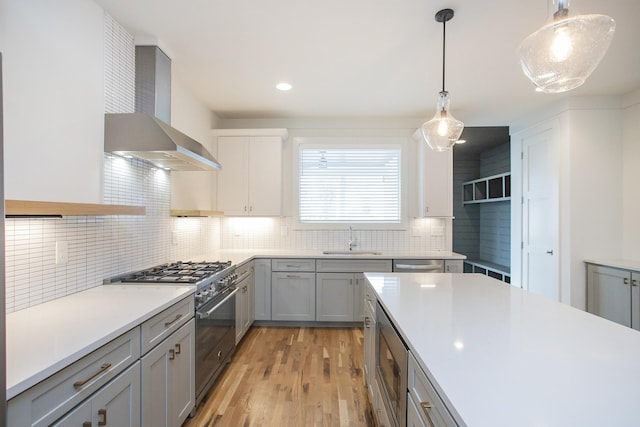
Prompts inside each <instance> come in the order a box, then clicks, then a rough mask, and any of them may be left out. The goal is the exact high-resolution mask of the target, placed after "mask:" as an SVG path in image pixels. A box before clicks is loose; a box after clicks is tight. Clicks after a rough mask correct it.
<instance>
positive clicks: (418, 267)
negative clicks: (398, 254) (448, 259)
mask: <svg viewBox="0 0 640 427" xmlns="http://www.w3.org/2000/svg"><path fill="white" fill-rule="evenodd" d="M393 271H394V272H396V273H444V260H442V259H394V260H393Z"/></svg>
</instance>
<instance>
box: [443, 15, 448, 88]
mask: <svg viewBox="0 0 640 427" xmlns="http://www.w3.org/2000/svg"><path fill="white" fill-rule="evenodd" d="M446 33H447V21H443V22H442V91H443V92H445V90H444V61H445V55H444V53H445V38H446Z"/></svg>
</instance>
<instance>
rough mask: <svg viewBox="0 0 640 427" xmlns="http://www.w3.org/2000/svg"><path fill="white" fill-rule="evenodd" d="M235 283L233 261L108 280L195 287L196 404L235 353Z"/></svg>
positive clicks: (174, 267) (180, 266)
mask: <svg viewBox="0 0 640 427" xmlns="http://www.w3.org/2000/svg"><path fill="white" fill-rule="evenodd" d="M236 281H237V275H236V273H235V267H233V266H232V265H231V261H227V262H176V263H172V264H166V265H160V266H157V267H153V268H149V269H147V270H142V271H138V272H134V273H128V274H125V275H123V276H119V277H116V278H113V279H111V280H110V281H109V282H110V283H113V282H119V283H136V284H139V283H150V284H171V285H176V284H185V285H196V292H195V294H194V298H195V317H196V366H195V370H196V405H198V403H200V401H201V400H202V398H203V397H204V395H205V394H206V393H207V391H208V390H209V388H210V387H211V385H212V384H213V382H214V381H215V380H216V378H217V377H218V376H219V375H220V373H221V372H222V370H223V368H224V367H225V366H226V364H227V363H228V362H229V359H230V358H231V355H232V354H233V352H234V351H235V346H236V341H235V337H236V301H235V294H236V292H238V288H237V286H236Z"/></svg>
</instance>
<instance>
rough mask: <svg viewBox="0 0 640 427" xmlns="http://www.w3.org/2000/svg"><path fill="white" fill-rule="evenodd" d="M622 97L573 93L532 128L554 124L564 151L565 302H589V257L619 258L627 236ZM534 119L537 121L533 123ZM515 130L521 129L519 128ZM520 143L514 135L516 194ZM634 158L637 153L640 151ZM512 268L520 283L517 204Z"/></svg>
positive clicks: (562, 258) (562, 246) (562, 283)
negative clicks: (586, 266) (598, 96)
mask: <svg viewBox="0 0 640 427" xmlns="http://www.w3.org/2000/svg"><path fill="white" fill-rule="evenodd" d="M621 105H622V104H621V98H619V97H603V98H572V99H569V100H568V101H567V102H564V103H562V105H555V106H554V107H553V108H551V109H549V112H548V115H547V116H546V117H545V116H544V113H540V114H536V115H535V117H534V116H532V118H531V123H532V124H531V125H530V126H529V127H528V128H527V126H526V125H523V124H522V123H521V124H519V125H518V132H520V131H522V132H525V133H526V132H527V129H534V128H536V127H541V126H545V125H546V126H548V127H550V128H553V129H554V131H555V133H554V135H555V136H554V139H555V140H556V141H557V143H558V148H559V156H560V159H559V161H560V170H559V179H560V182H559V212H558V215H559V218H560V232H559V233H560V236H559V238H560V245H559V246H560V247H559V251H560V271H559V276H560V294H561V300H562V302H565V303H567V304H571V305H572V306H575V307H578V308H582V309H584V308H585V306H586V278H585V266H584V260H585V259H593V258H600V259H601V258H620V257H621V256H622V241H623V235H624V234H625V233H627V230H626V227H623V182H624V179H623V173H622V170H623V169H622V167H623V158H626V157H627V156H632V155H633V154H632V153H627V152H626V151H625V152H623V146H624V144H623V132H622V129H623V115H622V111H623V110H622V108H621ZM533 123H535V124H533ZM518 132H516V134H517V133H518ZM520 150H521V146H520V145H519V144H518V143H517V141H514V140H513V139H512V193H513V197H514V200H518V199H519V198H520V197H521V195H522V192H521V185H522V181H521V179H520V174H521V172H522V167H521V162H520ZM635 159H636V160H635V162H636V163H637V160H638V157H637V154H636V157H635ZM513 207H514V209H513V212H512V266H511V267H512V272H513V273H514V276H516V277H513V278H512V279H513V282H514V283H515V284H518V285H519V284H520V283H521V281H520V279H519V276H520V275H521V274H522V272H521V265H522V264H521V259H520V252H521V251H520V241H521V240H522V239H521V233H522V224H521V218H522V216H521V209H520V206H519V205H517V204H514V205H513Z"/></svg>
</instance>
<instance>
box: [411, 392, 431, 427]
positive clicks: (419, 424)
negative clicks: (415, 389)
mask: <svg viewBox="0 0 640 427" xmlns="http://www.w3.org/2000/svg"><path fill="white" fill-rule="evenodd" d="M407 427H431V426H430V425H428V424H426V423H425V422H424V421H423V419H422V415H421V414H420V411H419V410H418V407H417V406H416V403H415V402H414V401H413V397H411V393H407Z"/></svg>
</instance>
